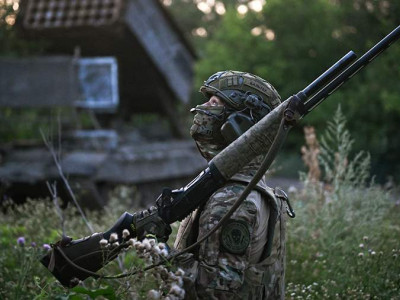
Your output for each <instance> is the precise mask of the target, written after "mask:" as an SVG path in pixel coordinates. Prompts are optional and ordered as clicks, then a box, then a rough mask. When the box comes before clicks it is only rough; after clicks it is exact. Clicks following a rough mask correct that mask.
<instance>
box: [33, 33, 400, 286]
mask: <svg viewBox="0 0 400 300" xmlns="http://www.w3.org/2000/svg"><path fill="white" fill-rule="evenodd" d="M399 37H400V26H398V27H397V28H396V29H394V30H393V31H392V32H391V33H389V34H388V35H387V36H386V37H385V38H383V39H382V40H381V41H380V42H378V43H377V44H376V45H375V46H373V47H372V48H371V49H370V50H369V51H367V52H366V53H365V54H364V55H363V56H362V57H361V58H359V59H358V60H356V61H355V62H354V59H355V57H356V55H355V53H354V52H353V51H350V52H349V53H347V54H346V55H345V56H343V57H342V58H341V59H340V60H339V61H337V62H336V63H335V64H334V65H333V66H331V67H330V68H329V69H328V70H327V71H325V72H324V73H323V74H322V75H320V76H319V77H318V78H317V79H316V80H314V81H313V82H312V83H311V84H309V85H308V86H307V87H305V88H304V89H303V90H301V91H299V92H298V93H297V94H295V95H293V96H291V97H289V98H288V99H287V100H285V101H284V102H282V103H281V104H280V105H279V106H278V107H276V108H275V109H274V110H273V111H271V112H270V113H269V114H267V115H266V116H265V117H264V118H263V119H261V120H260V121H259V122H258V123H256V124H255V125H254V126H252V127H251V128H250V129H248V130H247V131H246V132H245V133H244V134H243V135H241V136H240V137H239V138H238V139H236V140H235V141H233V142H232V143H231V144H230V145H229V146H228V147H226V148H225V149H224V150H223V151H222V152H221V153H219V154H218V155H217V156H215V157H214V158H213V159H212V160H211V161H210V162H209V163H208V167H207V168H206V169H205V170H203V171H202V172H201V173H200V174H199V175H198V176H197V177H196V178H195V179H193V180H192V181H191V182H190V183H189V184H188V185H186V186H185V187H182V188H180V189H176V190H171V189H164V190H163V192H162V194H161V195H160V196H159V197H158V199H157V200H156V204H155V206H152V207H151V208H149V209H147V210H144V211H141V212H136V213H134V214H130V213H128V212H125V213H124V214H123V215H122V216H121V217H120V218H119V220H118V221H117V222H116V223H115V224H114V226H113V227H112V228H111V229H109V230H107V231H106V232H104V233H95V234H93V235H92V236H89V237H86V238H83V239H80V240H75V241H73V240H72V239H71V238H67V237H64V238H63V239H62V240H61V241H58V242H57V243H55V244H53V245H52V250H51V251H50V252H49V253H48V254H47V255H46V256H44V257H43V258H42V259H41V262H42V264H43V265H45V266H46V267H47V268H48V269H49V270H50V272H51V273H52V274H53V275H54V276H55V277H56V278H57V279H58V280H59V281H60V282H61V284H63V285H64V286H66V287H73V286H75V285H76V284H78V283H79V280H84V279H86V278H87V277H89V276H92V277H95V278H100V277H101V278H120V277H122V276H114V277H108V276H103V275H99V274H97V273H95V272H97V271H98V270H99V269H101V268H102V267H103V266H104V265H106V264H107V263H108V262H110V261H111V260H113V259H114V258H116V257H117V256H118V253H119V252H120V251H121V249H122V248H124V247H127V243H126V240H125V239H124V237H123V234H122V233H123V231H124V230H128V231H129V234H130V237H138V238H143V237H144V236H145V235H146V234H148V233H152V234H154V235H156V236H157V237H158V238H159V239H161V240H162V239H167V238H168V235H169V234H170V228H169V224H172V223H174V222H175V221H178V220H182V219H184V218H185V217H186V216H187V215H189V214H190V213H191V212H192V211H193V210H195V209H196V208H197V207H199V206H200V205H201V204H203V203H204V202H205V201H206V200H207V199H208V198H209V197H210V196H211V195H212V194H213V193H214V192H215V191H216V190H218V189H219V188H221V187H222V186H223V185H224V184H225V183H226V182H227V181H228V180H229V179H230V178H231V177H232V176H233V175H234V174H236V173H237V172H238V171H240V170H241V169H242V168H243V167H244V166H246V165H247V164H248V163H249V162H251V161H252V160H253V159H254V158H255V157H256V156H259V155H261V154H265V153H267V154H266V158H265V159H264V162H263V163H262V166H261V167H260V170H258V172H257V174H256V175H255V176H254V178H253V180H252V181H251V182H250V183H249V185H248V186H247V187H246V189H245V190H244V192H243V193H242V195H241V196H240V197H239V199H238V201H237V202H236V203H235V204H234V205H233V207H232V208H231V210H230V211H229V212H228V213H227V215H225V216H224V217H223V218H222V219H221V221H220V222H219V224H218V225H216V226H215V227H214V228H213V230H212V231H211V232H210V233H209V234H211V233H212V232H214V231H215V230H216V229H218V227H220V226H221V225H222V223H223V222H224V221H225V220H226V219H227V218H229V216H230V215H231V214H232V213H233V211H234V210H235V209H236V208H237V207H238V206H239V205H240V203H241V201H243V199H245V197H246V196H247V194H248V193H249V192H250V191H251V189H252V188H253V187H254V185H255V184H256V183H257V182H258V180H259V179H260V174H261V176H262V174H264V173H265V171H266V169H268V167H269V166H270V164H271V163H272V161H273V160H274V159H275V157H276V155H277V152H278V150H279V148H280V146H281V145H282V144H283V143H284V141H285V137H286V135H287V133H288V131H289V129H290V128H291V127H292V126H294V125H295V124H296V123H297V122H298V121H299V120H300V119H302V118H304V117H305V116H306V115H307V114H308V113H310V112H311V111H312V110H314V109H315V108H316V107H317V106H318V105H319V104H320V103H321V102H322V101H324V100H325V99H326V98H327V97H329V96H330V95H331V94H332V93H334V92H335V91H336V90H337V89H338V88H339V87H341V86H342V85H343V84H344V83H345V82H346V81H347V80H349V79H350V78H352V77H353V76H354V75H355V74H357V73H358V72H359V71H360V70H361V69H362V68H364V67H365V66H366V65H367V64H369V63H370V62H371V61H372V60H374V59H375V58H376V57H377V56H378V55H380V54H381V53H382V52H383V51H384V50H385V49H387V48H388V47H389V46H390V45H391V44H393V43H394V42H395V41H397V40H398V39H399ZM352 62H354V63H352ZM271 129H272V130H271ZM276 132H278V133H277V134H275V133H276ZM112 233H116V234H117V236H118V241H119V242H120V245H119V246H118V247H115V248H112V249H110V248H106V249H105V248H102V247H101V246H100V244H99V242H100V240H101V239H107V240H108V239H109V238H110V236H111V234H112ZM207 236H209V235H207ZM207 236H205V237H203V238H202V240H204V239H205V238H207ZM202 240H200V241H199V242H198V243H200V242H201V241H202ZM196 245H197V243H196ZM194 246H195V245H192V246H191V248H192V247H194ZM185 250H186V249H185ZM175 256H176V255H175Z"/></svg>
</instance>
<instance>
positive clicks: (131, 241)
mask: <svg viewBox="0 0 400 300" xmlns="http://www.w3.org/2000/svg"><path fill="white" fill-rule="evenodd" d="M135 242H136V240H135V239H129V241H128V245H129V246H132V247H134V246H135Z"/></svg>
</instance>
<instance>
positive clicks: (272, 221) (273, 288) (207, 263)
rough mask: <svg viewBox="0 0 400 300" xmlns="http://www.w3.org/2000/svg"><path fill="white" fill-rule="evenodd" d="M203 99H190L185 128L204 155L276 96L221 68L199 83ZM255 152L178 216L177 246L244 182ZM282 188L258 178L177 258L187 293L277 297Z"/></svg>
mask: <svg viewBox="0 0 400 300" xmlns="http://www.w3.org/2000/svg"><path fill="white" fill-rule="evenodd" d="M200 91H201V92H202V93H203V94H204V95H205V96H206V98H207V99H208V101H207V102H206V103H204V104H202V105H198V106H196V108H193V109H192V111H193V112H194V113H195V116H194V121H193V125H192V127H191V128H190V134H191V136H192V137H193V139H194V140H195V142H196V145H197V147H198V149H199V151H200V153H201V155H202V156H203V157H204V158H206V159H207V160H208V161H209V160H211V159H212V158H213V157H214V156H215V155H217V154H218V153H219V152H220V151H222V150H223V149H224V148H225V147H226V146H227V145H228V144H229V143H230V142H232V140H234V139H235V138H237V137H238V136H239V135H240V134H241V133H243V132H244V131H245V130H247V129H248V128H249V127H250V126H252V125H253V124H255V123H256V122H258V121H259V120H260V119H261V118H262V117H263V116H265V115H266V114H268V112H269V111H271V110H272V109H273V108H275V107H276V106H278V105H279V104H280V96H279V94H278V93H277V91H276V90H275V89H274V88H273V86H272V85H271V84H269V83H268V82H267V81H265V80H263V79H262V78H260V77H257V76H255V75H252V74H249V73H244V72H237V71H223V72H218V73H216V74H214V75H212V76H211V77H210V78H209V79H208V80H207V81H206V82H205V83H204V85H203V86H202V87H201V88H200ZM261 159H262V157H257V158H255V159H254V160H253V161H252V162H251V163H250V164H248V165H247V166H246V167H245V168H243V169H242V170H241V171H240V172H238V173H237V174H236V175H235V176H233V177H232V178H231V179H230V181H229V182H228V183H227V184H226V185H225V186H224V187H222V188H220V189H219V190H217V191H216V192H215V193H214V194H213V195H212V196H211V197H210V198H209V199H208V201H207V202H206V203H205V204H204V205H203V206H202V207H199V208H198V209H197V210H195V211H194V212H193V213H191V214H190V215H189V216H188V217H187V218H186V219H185V220H184V221H182V223H181V225H180V227H179V230H178V235H177V238H176V241H175V245H174V246H175V248H176V249H177V250H181V249H183V248H186V247H187V246H190V245H191V244H193V243H195V242H196V240H198V239H199V238H200V237H202V236H204V235H205V234H206V233H207V232H208V231H210V229H212V227H213V226H215V224H217V223H218V221H219V220H220V219H221V218H222V217H223V216H224V215H225V214H226V212H227V211H228V210H229V208H230V207H231V206H232V205H233V203H234V202H235V200H236V199H237V198H238V197H239V195H240V194H241V192H242V191H243V190H244V186H245V185H246V184H247V183H248V182H250V180H251V179H252V177H253V176H254V174H255V172H256V171H257V169H258V167H259V166H260V164H261ZM284 198H285V194H284V193H283V192H282V191H281V190H278V189H275V190H274V189H271V188H269V187H268V186H267V185H266V183H265V179H262V180H261V181H260V182H259V183H258V184H257V187H256V189H254V190H253V191H252V192H251V193H250V194H249V196H248V197H247V198H246V200H245V201H244V202H243V203H242V205H241V206H240V207H239V208H238V209H237V211H236V212H235V213H234V214H233V216H232V217H231V218H230V220H229V221H228V222H227V223H226V224H224V225H223V226H222V228H221V229H219V230H217V231H216V232H215V233H214V234H213V235H211V237H209V238H208V239H207V240H206V241H204V242H203V243H202V244H201V245H200V246H199V247H198V248H197V249H196V250H195V251H194V252H193V253H189V254H185V255H183V256H182V257H180V258H179V261H178V263H179V264H180V265H181V267H183V268H184V269H185V271H186V278H185V290H186V298H187V299H196V298H199V299H283V298H284V270H285V214H286V212H285V211H286V209H284V206H283V201H284V200H285V199H284Z"/></svg>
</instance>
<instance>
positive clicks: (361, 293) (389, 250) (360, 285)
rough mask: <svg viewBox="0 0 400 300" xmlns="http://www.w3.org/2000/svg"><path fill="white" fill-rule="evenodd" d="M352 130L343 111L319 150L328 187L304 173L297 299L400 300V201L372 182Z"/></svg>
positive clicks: (295, 262) (293, 290)
mask: <svg viewBox="0 0 400 300" xmlns="http://www.w3.org/2000/svg"><path fill="white" fill-rule="evenodd" d="M345 125H346V120H345V118H344V116H343V114H342V113H341V110H340V108H339V109H338V110H337V111H336V114H335V115H334V118H333V120H332V121H331V122H329V124H328V128H327V130H326V132H325V134H324V135H323V137H322V139H321V146H320V149H319V150H315V151H318V152H320V155H319V158H320V159H319V160H320V166H321V169H322V171H323V173H324V181H323V183H322V182H317V181H315V180H310V177H309V176H306V175H305V174H303V175H302V178H303V182H304V190H302V191H300V192H299V194H297V195H294V200H293V202H294V203H295V207H296V211H297V217H296V219H293V220H290V221H289V222H288V223H289V225H288V235H289V238H288V244H287V245H288V260H287V277H286V278H287V282H288V284H287V296H288V297H289V298H290V299H400V284H399V283H400V275H399V272H398V270H399V268H400V260H399V258H398V256H399V255H400V245H399V234H400V221H399V213H400V207H399V201H398V200H397V202H396V201H395V199H396V198H394V196H393V194H392V193H391V192H393V191H390V190H385V189H384V188H382V187H379V186H377V185H375V184H374V182H367V178H369V167H370V160H369V155H368V154H366V153H363V152H360V153H358V154H356V155H355V156H354V157H353V158H350V153H351V150H352V149H351V148H352V145H353V140H352V138H351V136H350V133H349V131H348V130H347V129H346V126H345ZM397 197H399V195H398V194H397Z"/></svg>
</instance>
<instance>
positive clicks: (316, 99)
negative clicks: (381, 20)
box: [304, 25, 400, 115]
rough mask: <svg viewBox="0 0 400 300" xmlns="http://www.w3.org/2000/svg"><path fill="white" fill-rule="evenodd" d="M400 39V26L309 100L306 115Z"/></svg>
mask: <svg viewBox="0 0 400 300" xmlns="http://www.w3.org/2000/svg"><path fill="white" fill-rule="evenodd" d="M399 38H400V25H399V26H398V27H397V28H395V29H394V30H393V31H392V32H391V33H389V34H388V35H387V36H385V37H384V38H383V39H382V40H381V41H380V42H379V43H377V44H376V45H375V46H374V47H372V48H371V49H370V50H368V51H367V52H366V53H365V54H364V55H363V56H361V57H360V58H359V59H358V60H356V62H355V63H354V64H352V65H351V66H350V67H348V68H347V69H346V70H345V71H343V72H342V73H341V74H340V75H339V76H337V77H336V78H335V79H333V80H332V81H331V82H330V83H328V84H327V85H326V86H325V87H324V88H322V89H321V90H320V91H319V92H318V93H317V94H315V95H314V96H313V97H312V98H311V99H310V100H308V101H307V102H306V103H305V104H304V106H305V109H306V113H305V114H304V115H306V114H308V113H309V112H310V111H312V110H313V109H314V108H315V107H317V106H318V105H319V104H320V103H321V102H322V101H324V100H325V99H326V98H327V97H329V96H330V95H331V94H332V93H333V92H335V91H336V90H337V89H338V88H339V87H340V86H341V85H342V84H344V83H345V82H346V81H347V80H349V79H350V78H351V77H353V76H354V75H355V74H357V73H358V72H359V71H360V70H361V69H362V68H364V67H365V66H366V65H368V64H369V63H370V62H371V61H373V60H374V59H375V58H376V57H377V56H378V55H379V54H381V53H382V52H383V51H384V50H386V49H387V48H388V47H389V46H390V45H391V44H393V43H394V42H396V41H397V40H398V39H399Z"/></svg>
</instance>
